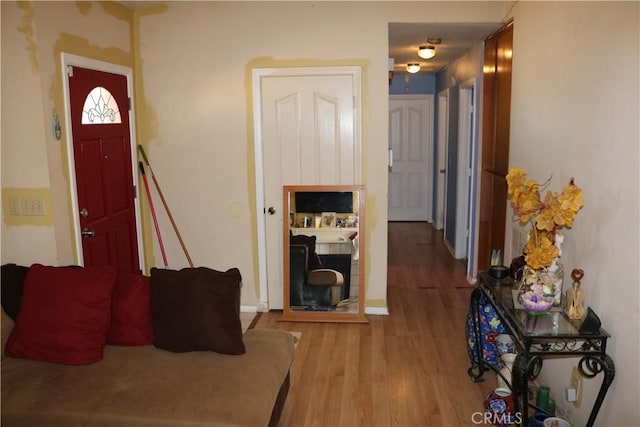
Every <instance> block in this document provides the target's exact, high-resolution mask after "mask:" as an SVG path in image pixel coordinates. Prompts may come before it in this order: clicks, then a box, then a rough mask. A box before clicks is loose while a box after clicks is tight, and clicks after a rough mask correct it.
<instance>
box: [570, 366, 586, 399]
mask: <svg viewBox="0 0 640 427" xmlns="http://www.w3.org/2000/svg"><path fill="white" fill-rule="evenodd" d="M582 379H583V378H582V374H580V371H579V370H578V368H577V367H576V366H574V367H573V369H572V370H571V388H573V389H575V391H576V395H575V398H576V400H575V401H574V402H573V406H575V407H576V408H579V407H580V405H581V404H582Z"/></svg>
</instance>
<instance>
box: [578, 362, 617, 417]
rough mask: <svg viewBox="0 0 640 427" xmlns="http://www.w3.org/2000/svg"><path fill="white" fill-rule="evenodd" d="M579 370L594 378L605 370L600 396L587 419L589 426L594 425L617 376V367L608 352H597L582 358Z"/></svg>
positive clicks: (585, 375)
mask: <svg viewBox="0 0 640 427" xmlns="http://www.w3.org/2000/svg"><path fill="white" fill-rule="evenodd" d="M578 370H579V371H580V373H581V374H582V375H583V376H584V377H586V378H594V377H595V376H596V375H598V374H599V373H600V372H604V378H603V379H602V385H601V386H600V391H599V392H598V397H596V401H595V403H594V405H593V408H592V409H591V414H590V415H589V420H588V421H587V427H591V426H593V424H594V423H595V421H596V417H597V416H598V412H600V407H601V406H602V402H603V401H604V397H605V396H606V395H607V391H608V390H609V386H610V385H611V383H612V382H613V378H614V377H615V376H616V368H615V365H614V364H613V360H612V359H611V357H609V355H607V354H596V355H589V356H585V357H583V358H582V359H580V362H579V363H578Z"/></svg>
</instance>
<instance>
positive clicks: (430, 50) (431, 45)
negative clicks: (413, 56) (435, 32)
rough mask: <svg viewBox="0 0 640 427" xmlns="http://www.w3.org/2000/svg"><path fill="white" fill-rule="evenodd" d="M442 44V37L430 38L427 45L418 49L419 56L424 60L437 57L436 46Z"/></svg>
mask: <svg viewBox="0 0 640 427" xmlns="http://www.w3.org/2000/svg"><path fill="white" fill-rule="evenodd" d="M440 43H442V39H441V38H440V37H428V38H427V43H426V44H424V45H422V46H420V47H419V48H418V56H419V57H420V58H424V59H431V58H433V57H434V56H436V47H435V46H436V45H439V44H440Z"/></svg>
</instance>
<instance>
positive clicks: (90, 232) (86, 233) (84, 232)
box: [80, 228, 96, 237]
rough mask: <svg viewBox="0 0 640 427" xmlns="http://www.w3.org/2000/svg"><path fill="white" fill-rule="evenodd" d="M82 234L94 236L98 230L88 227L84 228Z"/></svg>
mask: <svg viewBox="0 0 640 427" xmlns="http://www.w3.org/2000/svg"><path fill="white" fill-rule="evenodd" d="M80 234H81V235H82V237H93V236H95V235H96V232H95V231H93V230H89V229H88V228H83V229H82V231H81V232H80Z"/></svg>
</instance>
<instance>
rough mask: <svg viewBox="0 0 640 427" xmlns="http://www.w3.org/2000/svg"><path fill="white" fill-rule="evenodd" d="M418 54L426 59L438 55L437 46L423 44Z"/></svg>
mask: <svg viewBox="0 0 640 427" xmlns="http://www.w3.org/2000/svg"><path fill="white" fill-rule="evenodd" d="M418 56H419V57H420V58H424V59H431V58H433V57H434V56H436V48H435V46H431V45H422V46H420V47H419V48H418Z"/></svg>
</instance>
